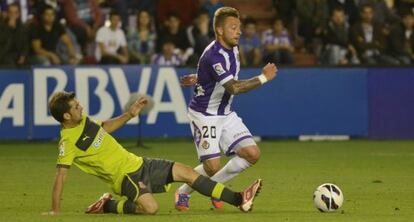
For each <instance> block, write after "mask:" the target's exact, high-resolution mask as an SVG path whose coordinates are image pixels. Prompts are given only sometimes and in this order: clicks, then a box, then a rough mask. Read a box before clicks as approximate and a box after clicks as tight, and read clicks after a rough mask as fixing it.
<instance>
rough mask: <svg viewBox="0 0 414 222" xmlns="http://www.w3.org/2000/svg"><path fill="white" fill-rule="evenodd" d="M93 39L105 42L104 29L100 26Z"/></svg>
mask: <svg viewBox="0 0 414 222" xmlns="http://www.w3.org/2000/svg"><path fill="white" fill-rule="evenodd" d="M95 41H96V42H97V43H104V42H105V29H104V28H100V29H99V30H98V32H97V33H96V38H95Z"/></svg>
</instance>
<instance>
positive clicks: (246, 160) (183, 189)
mask: <svg viewBox="0 0 414 222" xmlns="http://www.w3.org/2000/svg"><path fill="white" fill-rule="evenodd" d="M250 143H251V142H250ZM236 148H237V147H236ZM236 153H237V155H236V156H235V157H233V158H231V159H230V160H229V161H228V162H227V164H226V165H225V166H224V167H223V168H221V169H220V170H219V171H218V172H216V173H215V174H214V175H212V176H211V177H210V178H211V179H212V180H214V181H217V182H219V183H225V182H227V181H230V180H231V179H233V178H234V177H236V176H237V175H239V174H240V173H241V172H243V171H244V170H246V169H247V168H249V167H251V166H252V165H254V164H255V163H256V162H257V161H258V160H259V159H260V149H259V147H258V146H257V145H250V146H244V147H240V148H238V149H237V151H236ZM206 167H207V168H208V167H209V165H207V166H206ZM194 170H195V171H196V172H198V173H199V174H201V175H205V176H206V175H207V173H206V171H205V170H204V167H203V164H200V165H198V166H197V167H195V168H194ZM192 192H193V189H192V188H191V187H190V186H189V185H187V184H183V185H181V186H180V187H179V188H178V189H177V192H176V194H175V196H176V198H175V208H176V209H177V210H180V211H185V210H189V203H188V202H189V198H190V194H191V193H192ZM212 205H213V206H214V208H216V209H219V208H221V207H222V206H223V203H222V202H221V201H218V200H217V199H215V198H212Z"/></svg>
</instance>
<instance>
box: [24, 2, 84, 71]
mask: <svg viewBox="0 0 414 222" xmlns="http://www.w3.org/2000/svg"><path fill="white" fill-rule="evenodd" d="M30 39H31V44H32V56H31V58H30V63H31V64H42V65H50V64H53V65H59V64H66V63H69V64H77V63H78V62H79V61H78V59H77V58H76V50H75V48H74V46H73V44H72V41H71V40H70V38H69V36H68V35H67V34H66V32H65V29H64V28H63V26H62V25H61V24H59V23H57V22H56V21H55V10H54V9H53V8H52V7H50V6H46V7H45V9H44V11H43V13H42V17H41V20H40V23H39V24H37V25H33V26H32V29H31V32H30ZM59 41H62V43H63V44H65V45H66V47H67V48H68V51H69V56H68V57H67V58H69V60H68V61H62V57H64V56H63V55H58V53H57V45H58V43H59Z"/></svg>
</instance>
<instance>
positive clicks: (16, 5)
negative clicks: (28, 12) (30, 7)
mask: <svg viewBox="0 0 414 222" xmlns="http://www.w3.org/2000/svg"><path fill="white" fill-rule="evenodd" d="M10 7H16V8H17V9H18V10H19V11H20V4H19V3H17V2H13V3H11V4H9V5H8V6H7V9H9V8H10Z"/></svg>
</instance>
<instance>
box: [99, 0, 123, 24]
mask: <svg viewBox="0 0 414 222" xmlns="http://www.w3.org/2000/svg"><path fill="white" fill-rule="evenodd" d="M99 1H100V2H101V3H102V4H101V6H103V7H109V8H111V11H116V12H118V14H119V16H120V18H121V21H120V22H119V25H120V27H121V26H122V29H124V30H125V29H126V27H128V16H129V14H128V1H127V0H99Z"/></svg>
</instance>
